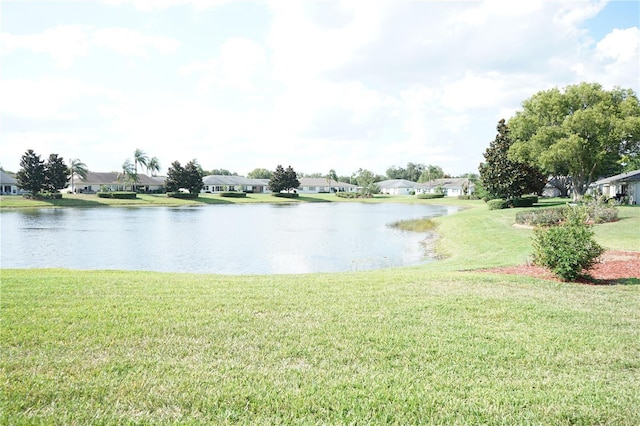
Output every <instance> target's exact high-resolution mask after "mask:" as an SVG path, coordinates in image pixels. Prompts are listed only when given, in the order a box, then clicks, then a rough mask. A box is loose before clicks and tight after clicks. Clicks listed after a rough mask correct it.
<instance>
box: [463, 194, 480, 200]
mask: <svg viewBox="0 0 640 426" xmlns="http://www.w3.org/2000/svg"><path fill="white" fill-rule="evenodd" d="M479 199H480V197H478V196H477V195H476V194H471V195H458V200H479Z"/></svg>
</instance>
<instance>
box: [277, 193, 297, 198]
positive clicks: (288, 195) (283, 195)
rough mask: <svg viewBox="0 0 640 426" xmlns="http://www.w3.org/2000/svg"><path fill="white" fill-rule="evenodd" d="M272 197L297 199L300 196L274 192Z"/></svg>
mask: <svg viewBox="0 0 640 426" xmlns="http://www.w3.org/2000/svg"><path fill="white" fill-rule="evenodd" d="M273 196H274V197H280V198H298V197H299V196H300V194H298V193H297V192H276V193H274V194H273Z"/></svg>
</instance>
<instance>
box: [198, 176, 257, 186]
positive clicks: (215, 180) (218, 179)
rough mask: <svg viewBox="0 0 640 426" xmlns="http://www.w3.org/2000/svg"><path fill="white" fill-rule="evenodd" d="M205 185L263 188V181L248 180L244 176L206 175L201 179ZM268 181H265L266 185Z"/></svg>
mask: <svg viewBox="0 0 640 426" xmlns="http://www.w3.org/2000/svg"><path fill="white" fill-rule="evenodd" d="M202 182H203V183H204V184H205V185H233V186H235V185H245V186H264V185H266V184H265V182H264V179H250V178H246V177H244V176H229V175H208V176H205V177H203V178H202ZM268 182H269V181H268V180H267V183H268Z"/></svg>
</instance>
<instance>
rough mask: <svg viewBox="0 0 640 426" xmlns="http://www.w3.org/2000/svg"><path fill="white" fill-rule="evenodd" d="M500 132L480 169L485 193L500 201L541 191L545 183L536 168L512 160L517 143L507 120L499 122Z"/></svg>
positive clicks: (491, 144)
mask: <svg viewBox="0 0 640 426" xmlns="http://www.w3.org/2000/svg"><path fill="white" fill-rule="evenodd" d="M497 131H498V134H497V135H496V138H495V140H493V142H491V143H490V144H489V148H487V150H486V151H485V152H484V158H485V162H484V163H482V164H480V167H479V171H480V178H481V179H482V184H483V186H484V188H485V190H486V191H487V192H488V193H489V194H491V195H492V196H493V197H497V198H501V197H503V198H516V197H520V196H522V195H524V194H530V193H532V192H533V193H539V192H541V191H542V188H543V187H544V184H545V179H544V176H543V175H542V173H540V171H539V170H537V169H536V168H535V167H532V166H530V165H528V164H526V163H524V162H520V161H514V160H511V159H510V158H509V149H510V148H511V146H512V145H513V141H512V140H511V137H510V136H509V128H508V126H507V125H506V123H505V121H504V119H502V120H500V121H499V122H498V126H497Z"/></svg>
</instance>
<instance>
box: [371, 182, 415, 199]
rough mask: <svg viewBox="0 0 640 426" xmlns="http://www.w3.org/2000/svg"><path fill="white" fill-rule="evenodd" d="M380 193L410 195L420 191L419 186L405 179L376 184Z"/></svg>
mask: <svg viewBox="0 0 640 426" xmlns="http://www.w3.org/2000/svg"><path fill="white" fill-rule="evenodd" d="M377 185H378V186H379V187H380V192H381V193H383V194H389V195H412V194H415V193H417V192H419V190H420V184H419V183H416V182H412V181H410V180H406V179H389V180H383V181H381V182H377Z"/></svg>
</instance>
